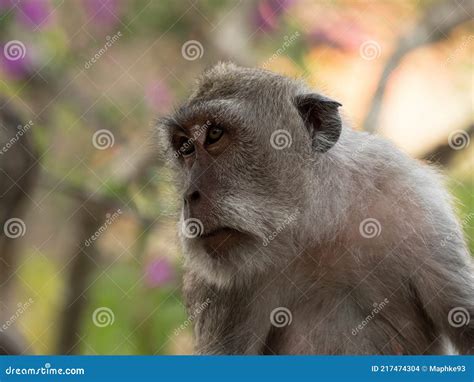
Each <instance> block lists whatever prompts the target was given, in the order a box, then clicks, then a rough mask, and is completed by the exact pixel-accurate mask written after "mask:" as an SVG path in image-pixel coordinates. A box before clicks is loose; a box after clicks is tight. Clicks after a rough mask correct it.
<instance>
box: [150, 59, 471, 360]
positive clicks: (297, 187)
mask: <svg viewBox="0 0 474 382" xmlns="http://www.w3.org/2000/svg"><path fill="white" fill-rule="evenodd" d="M341 106H342V105H341V104H340V103H339V102H337V101H334V100H332V99H330V98H328V97H327V96H325V95H322V94H319V93H317V92H315V91H314V90H313V89H310V88H309V87H308V86H307V85H305V84H304V83H303V82H301V81H299V80H294V79H290V78H287V77H284V76H281V75H278V74H275V73H272V72H270V71H267V70H263V69H253V68H242V67H238V66H236V65H234V64H231V63H221V64H218V65H217V66H215V67H213V68H211V69H209V70H207V71H206V72H205V73H204V74H203V75H202V76H201V78H200V79H199V81H198V84H197V87H196V88H195V90H194V92H193V93H192V94H191V96H190V98H189V99H188V100H187V101H186V102H185V103H184V104H183V105H182V106H181V107H180V108H178V109H177V110H176V112H175V113H174V114H173V115H171V116H168V117H165V118H162V119H160V121H159V124H158V135H159V138H160V142H162V143H163V144H164V145H165V149H166V150H165V151H166V153H167V155H168V158H169V162H170V163H172V165H173V167H174V169H175V173H176V183H177V187H178V190H179V195H180V197H181V199H182V212H181V218H180V223H179V224H180V225H179V233H180V237H181V241H182V246H183V252H184V256H185V269H186V274H185V279H184V294H185V298H186V301H187V307H188V310H189V312H190V314H192V313H193V312H194V310H195V309H196V307H199V306H202V304H203V302H204V301H209V304H207V305H206V308H205V309H202V310H201V311H200V312H199V314H195V315H193V317H194V316H195V317H194V332H195V338H196V353H198V354H407V355H413V354H445V353H447V352H449V349H452V348H453V347H454V349H455V351H456V352H459V353H462V354H473V353H474V276H473V266H472V260H471V257H470V255H469V252H468V250H467V247H466V244H465V241H464V238H463V234H462V228H461V226H460V224H459V222H458V221H457V219H456V217H455V214H454V212H453V208H452V203H451V197H450V196H449V194H448V192H447V191H446V190H445V188H444V186H443V185H442V178H441V176H440V175H439V174H438V172H437V171H436V170H435V169H433V168H432V167H429V166H428V165H425V164H423V163H420V162H418V161H415V160H413V159H411V158H409V157H408V156H407V155H406V154H404V153H402V152H401V151H400V150H398V149H397V148H396V147H394V145H393V144H391V143H390V142H388V141H387V140H385V139H383V138H380V137H378V136H375V135H370V134H368V133H365V132H360V131H355V130H352V129H351V128H350V127H348V126H347V125H346V123H345V122H344V121H343V119H342V118H341V115H340V109H341Z"/></svg>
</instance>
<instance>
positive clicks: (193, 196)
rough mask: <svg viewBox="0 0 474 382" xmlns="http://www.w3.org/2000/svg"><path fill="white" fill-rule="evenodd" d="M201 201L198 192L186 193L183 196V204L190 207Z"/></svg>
mask: <svg viewBox="0 0 474 382" xmlns="http://www.w3.org/2000/svg"><path fill="white" fill-rule="evenodd" d="M199 199H201V194H200V193H199V191H198V190H191V191H188V192H187V193H186V194H185V196H184V204H186V205H189V206H191V205H192V204H195V203H196V202H197V201H198V200H199Z"/></svg>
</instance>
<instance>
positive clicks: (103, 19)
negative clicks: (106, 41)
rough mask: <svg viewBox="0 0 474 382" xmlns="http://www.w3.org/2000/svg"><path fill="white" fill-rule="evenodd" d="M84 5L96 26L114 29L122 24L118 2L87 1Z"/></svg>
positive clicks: (107, 0) (106, 0)
mask: <svg viewBox="0 0 474 382" xmlns="http://www.w3.org/2000/svg"><path fill="white" fill-rule="evenodd" d="M84 5H85V8H86V12H87V14H88V15H89V19H90V20H91V21H92V22H93V23H94V24H96V25H99V26H101V27H104V28H105V29H112V28H113V27H115V26H116V25H117V24H118V23H119V22H120V19H119V16H120V15H119V13H120V10H119V4H118V1H117V0H86V1H85V3H84Z"/></svg>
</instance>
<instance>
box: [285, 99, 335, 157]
mask: <svg viewBox="0 0 474 382" xmlns="http://www.w3.org/2000/svg"><path fill="white" fill-rule="evenodd" d="M294 102H295V106H296V108H297V109H298V112H299V113H300V116H301V118H302V119H303V122H304V124H305V126H306V128H307V129H308V131H309V135H310V137H311V140H312V146H313V148H314V150H315V151H318V152H321V153H324V152H326V151H328V150H329V149H330V148H331V147H332V146H334V145H335V144H336V142H337V140H338V139H339V136H340V135H341V127H342V123H341V117H340V116H339V112H338V111H337V108H338V107H339V106H342V105H341V104H340V103H339V102H337V101H334V100H332V99H330V98H327V97H325V96H322V95H320V94H316V93H311V94H303V95H298V96H296V97H295V100H294Z"/></svg>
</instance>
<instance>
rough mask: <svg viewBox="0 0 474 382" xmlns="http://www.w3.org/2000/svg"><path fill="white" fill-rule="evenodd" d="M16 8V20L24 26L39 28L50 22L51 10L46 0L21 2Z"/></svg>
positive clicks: (25, 0)
mask: <svg viewBox="0 0 474 382" xmlns="http://www.w3.org/2000/svg"><path fill="white" fill-rule="evenodd" d="M17 7H18V12H17V15H18V20H19V21H20V22H22V23H23V24H24V25H27V26H33V27H41V26H44V25H46V24H48V22H49V21H50V15H51V12H52V10H51V6H50V4H49V1H48V0H22V1H19V2H18V5H17Z"/></svg>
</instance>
